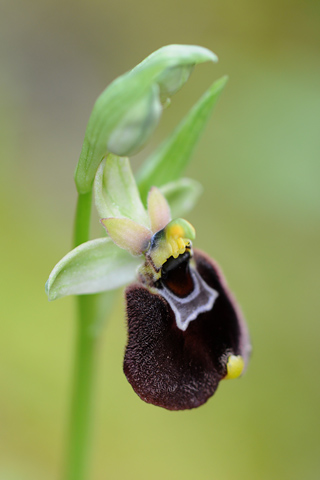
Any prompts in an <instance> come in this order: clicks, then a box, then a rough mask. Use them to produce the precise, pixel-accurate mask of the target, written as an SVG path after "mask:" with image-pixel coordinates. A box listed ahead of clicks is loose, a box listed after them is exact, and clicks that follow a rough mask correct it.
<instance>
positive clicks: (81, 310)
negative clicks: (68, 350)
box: [64, 192, 98, 480]
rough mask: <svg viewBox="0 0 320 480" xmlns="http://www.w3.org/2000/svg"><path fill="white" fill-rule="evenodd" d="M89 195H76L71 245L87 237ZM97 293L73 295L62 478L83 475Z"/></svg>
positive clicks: (74, 479)
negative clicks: (74, 309)
mask: <svg viewBox="0 0 320 480" xmlns="http://www.w3.org/2000/svg"><path fill="white" fill-rule="evenodd" d="M91 198H92V194H91V192H90V193H87V194H85V195H82V194H79V197H78V204H77V210H76V221H75V231H74V246H78V245H80V244H81V243H83V242H86V241H87V240H88V239H89V235H90V216H91ZM97 297H98V295H80V296H78V297H77V317H78V324H77V328H78V331H77V340H76V347H75V365H74V384H73V392H72V399H71V412H70V431H69V443H68V446H67V447H68V451H67V459H66V461H67V464H66V472H65V477H64V478H65V480H85V479H86V478H87V473H88V467H89V454H90V448H89V447H90V433H91V432H90V431H91V423H92V422H91V419H92V397H93V395H92V390H93V382H94V372H95V357H96V355H95V351H96V348H95V347H96V341H97V337H96V335H95V334H94V332H93V329H92V325H93V323H94V322H95V319H96V316H97V314H98V312H97V303H98V302H97Z"/></svg>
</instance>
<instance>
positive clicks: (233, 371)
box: [224, 355, 244, 380]
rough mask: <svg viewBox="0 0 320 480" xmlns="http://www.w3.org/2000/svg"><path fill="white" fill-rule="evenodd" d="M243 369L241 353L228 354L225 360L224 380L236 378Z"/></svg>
mask: <svg viewBox="0 0 320 480" xmlns="http://www.w3.org/2000/svg"><path fill="white" fill-rule="evenodd" d="M243 369H244V360H243V358H242V357H241V355H230V357H229V358H228V361H227V375H226V376H225V377H224V379H225V380H229V379H233V378H238V377H240V375H241V373H242V372H243Z"/></svg>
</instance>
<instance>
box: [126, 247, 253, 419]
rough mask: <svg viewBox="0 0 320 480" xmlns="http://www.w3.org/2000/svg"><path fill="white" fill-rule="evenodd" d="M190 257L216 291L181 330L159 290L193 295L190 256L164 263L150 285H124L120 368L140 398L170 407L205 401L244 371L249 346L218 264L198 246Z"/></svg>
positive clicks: (242, 321) (243, 326)
mask: <svg viewBox="0 0 320 480" xmlns="http://www.w3.org/2000/svg"><path fill="white" fill-rule="evenodd" d="M194 260H195V269H194V270H193V272H196V275H198V276H199V277H200V279H201V281H203V283H204V284H205V285H206V286H207V287H208V289H211V290H212V291H214V292H216V295H215V297H214V298H213V301H212V305H211V306H210V305H208V306H207V307H206V308H204V310H202V311H201V305H200V310H199V314H198V315H197V316H196V317H195V318H193V319H192V320H190V322H189V324H188V326H187V328H186V329H185V330H183V329H182V328H181V325H180V326H179V325H178V323H177V315H176V312H175V311H174V308H172V305H173V304H172V303H171V305H170V303H169V301H168V299H167V298H165V296H164V295H163V291H164V289H167V290H168V289H169V290H170V291H171V293H172V294H173V296H174V295H175V296H176V297H177V298H179V297H180V299H181V298H184V299H187V301H188V297H190V296H192V294H193V291H194V287H193V286H192V282H191V284H190V269H189V258H187V257H185V258H180V259H178V263H177V265H178V266H177V267H176V268H171V269H170V268H169V269H168V271H167V270H166V269H165V270H164V273H163V276H162V278H161V280H160V281H159V282H158V283H157V284H155V285H154V287H150V286H148V287H147V286H145V285H143V284H142V283H135V284H133V285H131V286H129V287H128V288H127V290H126V301H127V321H128V344H127V348H126V353H125V358H124V373H125V375H126V377H127V379H128V381H129V382H130V384H131V385H132V387H133V389H134V390H135V392H136V393H137V394H138V395H139V397H140V398H141V399H142V400H144V401H146V402H148V403H152V404H154V405H158V406H161V407H164V408H167V409H169V410H184V409H191V408H194V407H198V406H200V405H202V404H203V403H205V402H206V401H207V400H208V398H210V397H211V396H212V395H213V393H214V392H215V390H216V389H217V387H218V384H219V382H220V380H222V379H223V378H236V377H237V376H239V375H240V374H241V373H242V370H243V369H244V368H245V366H246V364H247V360H248V356H249V352H250V343H249V337H248V332H247V327H246V324H245V322H244V319H243V317H242V315H241V312H240V310H239V308H238V306H237V305H236V303H235V301H234V299H233V298H232V296H231V294H230V292H229V290H228V288H227V285H226V282H225V280H224V277H223V275H222V273H221V272H220V270H219V268H218V266H217V265H216V264H215V263H214V262H213V261H212V260H211V259H210V258H209V257H208V256H207V255H206V254H204V253H202V252H200V251H195V252H194ZM191 272H192V270H191ZM191 275H192V273H191ZM179 285H180V287H179ZM179 288H180V290H179Z"/></svg>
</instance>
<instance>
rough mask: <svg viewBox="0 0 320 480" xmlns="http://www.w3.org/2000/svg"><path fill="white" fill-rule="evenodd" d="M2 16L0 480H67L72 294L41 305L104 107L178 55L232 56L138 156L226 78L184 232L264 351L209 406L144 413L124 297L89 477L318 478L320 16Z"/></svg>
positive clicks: (226, 10) (215, 2) (177, 101)
mask: <svg viewBox="0 0 320 480" xmlns="http://www.w3.org/2000/svg"><path fill="white" fill-rule="evenodd" d="M1 10H2V13H1V33H0V39H1V42H0V51H1V77H0V93H1V105H2V107H1V128H0V148H1V175H0V196H1V206H0V209H1V235H0V248H1V274H0V292H1V293H0V298H1V301H0V309H1V310H0V315H1V335H0V457H1V459H0V479H1V480H29V479H30V480H56V479H59V478H60V472H61V470H62V467H63V452H64V442H65V433H66V422H67V414H68V405H69V397H70V388H71V373H72V358H73V346H74V335H75V323H74V299H73V298H64V299H62V300H58V301H57V302H53V303H48V301H47V298H46V295H45V292H44V283H45V281H46V279H47V277H48V275H49V273H50V271H51V269H52V267H53V266H54V264H55V263H56V262H57V261H58V260H59V259H60V258H61V257H62V256H63V255H64V254H65V253H66V252H67V251H68V250H69V248H70V245H71V235H72V227H73V215H74V207H75V201H76V192H75V187H74V183H73V171H74V168H75V165H76V162H77V159H78V155H79V153H80V149H81V145H82V140H83V136H84V132H85V127H86V123H87V121H88V118H89V114H90V111H91V108H92V106H93V103H94V101H95V99H96V98H97V96H98V95H99V94H100V92H101V91H102V90H103V89H104V88H105V86H106V85H107V84H108V83H110V82H111V81H112V80H113V79H114V78H115V77H117V76H118V75H120V74H122V73H123V72H125V71H127V70H129V69H130V68H132V67H133V66H134V65H136V64H137V63H138V62H139V61H141V60H142V59H143V58H145V57H146V56H147V55H148V54H149V53H151V52H152V51H153V50H155V49H157V48H159V47H161V46H163V45H166V44H170V43H188V44H198V45H202V46H205V47H208V48H210V49H212V50H213V51H214V52H215V53H217V54H218V56H219V58H220V62H219V64H218V65H212V64H205V65H201V66H199V67H197V68H196V69H195V71H194V73H193V74H192V76H191V78H190V80H189V82H188V83H187V84H186V86H185V87H184V88H183V89H182V90H181V91H180V92H179V93H178V94H177V95H176V96H175V97H174V99H173V102H172V106H171V107H170V109H168V110H166V111H165V112H164V115H163V117H162V121H161V124H160V126H159V128H158V130H157V132H156V134H155V135H154V137H153V139H152V142H151V144H150V145H149V146H148V148H147V149H146V150H145V152H146V153H148V152H150V151H151V149H152V148H154V146H155V145H157V144H158V143H159V141H161V139H162V138H164V137H165V135H167V134H168V133H169V132H170V131H171V130H172V128H173V127H174V125H176V124H177V122H178V121H179V119H181V118H182V116H183V115H184V114H185V113H186V112H187V111H188V109H189V108H190V107H191V105H192V104H193V103H194V102H195V101H196V100H197V98H199V97H200V96H201V94H202V93H203V92H204V90H205V89H206V88H207V87H208V86H209V85H210V84H211V83H212V81H213V80H214V79H215V78H218V77H219V76H221V75H223V74H229V76H230V81H229V83H228V85H227V87H226V89H225V91H224V92H223V94H222V96H221V98H220V100H219V104H218V105H217V107H216V109H215V111H214V114H213V116H212V119H211V121H210V123H209V125H208V127H207V129H206V132H205V134H204V136H203V137H202V140H201V143H200V144H199V146H198V148H197V151H196V154H195V156H194V159H193V163H192V164H191V166H190V168H189V169H188V172H187V174H188V176H191V177H193V178H195V179H197V180H199V181H201V182H202V183H203V185H204V187H205V192H204V195H203V197H202V199H201V201H200V202H199V204H198V206H197V208H196V209H195V210H194V211H193V212H192V213H191V214H190V216H189V220H190V221H191V222H192V223H193V224H194V225H195V227H196V229H197V242H196V246H197V247H200V248H202V249H204V250H206V251H207V252H208V253H209V254H210V255H211V256H212V257H214V258H216V259H217V260H218V262H219V263H220V265H221V266H222V267H223V270H224V272H225V274H226V276H227V278H228V281H229V284H230V286H231V288H232V289H233V291H234V292H235V294H236V296H237V298H238V300H239V302H240V304H241V305H242V308H243V310H244V312H245V315H246V318H247V321H248V324H249V327H250V331H251V336H252V342H253V346H254V351H253V356H252V359H251V363H250V366H249V369H248V372H247V374H246V375H245V376H244V377H243V378H242V379H240V380H237V381H233V382H222V384H221V385H220V387H219V389H218V392H217V393H216V395H215V396H214V397H213V398H212V399H210V401H209V402H208V403H207V404H206V405H204V406H203V407H201V408H199V409H196V410H193V411H186V412H168V411H165V410H163V409H160V408H157V407H153V406H150V405H147V404H145V403H143V402H142V401H141V400H140V399H139V398H138V397H137V396H136V395H135V394H134V393H133V391H132V389H131V387H130V385H129V384H128V383H127V382H126V379H125V377H124V375H123V373H122V358H123V350H124V346H125V342H126V331H125V323H124V305H123V301H122V296H121V294H120V293H119V297H118V302H117V305H116V306H115V308H114V310H113V312H112V315H111V318H110V319H109V321H108V325H107V326H106V328H105V331H104V334H103V338H102V339H101V343H100V347H99V348H100V351H99V362H98V374H97V381H96V408H95V426H94V432H93V458H92V476H91V478H90V480H106V479H126V478H130V479H134V480H136V479H139V480H147V479H148V480H149V479H154V480H160V479H163V478H166V479H169V480H170V479H184V480H189V479H195V478H197V479H201V480H202V479H203V480H209V479H214V480H233V479H237V480H242V479H243V480H251V479H261V480H265V479H281V480H286V479H288V480H295V479H302V478H303V479H306V480H309V479H310V480H311V479H312V480H316V479H319V478H320V455H319V446H320V438H319V436H320V425H319V423H320V421H319V420H320V418H319V405H320V387H319V375H320V369H319V334H320V323H319V310H320V308H319V307H320V301H319V300H320V295H319V268H320V258H319V245H320V224H319V209H320V188H319V179H320V159H319V151H320V148H319V147H320V135H319V126H320V120H319V110H320V108H319V107H320V88H319V87H320V62H319V47H320V2H318V1H312V0H291V1H289V0H278V1H275V0H267V1H265V2H256V1H254V0H244V1H238V2H236V1H233V2H232V1H230V0H227V1H221V0H211V1H208V0H198V1H197V2H191V1H181V0H176V1H175V0H173V1H172V0H171V1H168V0H164V1H162V2H161V3H155V2H150V1H145V0H136V1H135V2H129V1H125V0H118V1H117V2H115V1H114V2H107V1H102V0H93V1H91V2H89V1H88V0H82V1H78V2H75V1H74V2H72V1H70V2H63V1H62V0H56V1H53V0H49V1H42V2H40V1H39V0H33V1H32V0H31V1H29V2H23V1H22V0H17V1H14V0H13V1H10V0H4V2H2V5H1ZM146 153H144V154H140V155H139V156H138V157H137V159H135V158H134V159H133V166H134V167H135V165H138V163H139V161H141V159H143V156H144V155H145V154H146ZM96 220H97V219H96ZM98 231H99V230H98V229H97V227H96V229H95V232H98Z"/></svg>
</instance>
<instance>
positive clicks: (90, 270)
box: [46, 238, 141, 300]
mask: <svg viewBox="0 0 320 480" xmlns="http://www.w3.org/2000/svg"><path fill="white" fill-rule="evenodd" d="M140 263H141V260H139V259H137V258H136V257H133V256H132V255H130V254H129V253H128V252H126V251H125V250H121V249H120V248H118V247H117V246H116V245H115V244H114V243H113V242H112V241H111V240H110V238H98V239H96V240H91V241H89V242H86V243H83V244H82V245H79V246H78V247H77V248H75V249H74V250H71V252H69V253H68V254H67V255H66V256H65V257H63V258H62V260H60V262H59V263H57V265H56V266H55V267H54V269H53V270H52V272H51V274H50V276H49V279H48V281H47V283H46V293H47V295H48V298H49V300H56V299H57V298H60V297H64V296H66V295H82V294H89V293H98V292H102V291H105V290H113V289H115V288H118V287H121V286H123V285H125V284H127V283H130V282H132V281H133V280H134V278H135V274H136V269H137V267H138V266H139V265H140Z"/></svg>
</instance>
